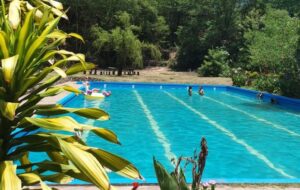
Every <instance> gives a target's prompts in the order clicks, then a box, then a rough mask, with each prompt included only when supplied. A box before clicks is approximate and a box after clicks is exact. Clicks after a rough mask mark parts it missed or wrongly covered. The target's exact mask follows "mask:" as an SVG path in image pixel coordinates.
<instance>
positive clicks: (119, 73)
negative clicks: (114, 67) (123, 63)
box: [118, 67, 123, 76]
mask: <svg viewBox="0 0 300 190" xmlns="http://www.w3.org/2000/svg"><path fill="white" fill-rule="evenodd" d="M122 71H123V68H122V67H119V68H118V76H122Z"/></svg>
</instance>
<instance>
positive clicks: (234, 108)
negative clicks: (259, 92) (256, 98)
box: [203, 96, 300, 137]
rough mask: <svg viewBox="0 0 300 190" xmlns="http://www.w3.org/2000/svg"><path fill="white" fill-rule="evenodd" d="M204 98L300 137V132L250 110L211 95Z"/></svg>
mask: <svg viewBox="0 0 300 190" xmlns="http://www.w3.org/2000/svg"><path fill="white" fill-rule="evenodd" d="M203 98H205V99H208V100H210V101H212V102H215V103H218V104H220V105H222V106H224V107H227V108H229V109H232V110H234V111H237V112H240V113H242V114H245V115H247V116H248V117H251V118H253V119H255V120H257V121H259V122H262V123H265V124H268V125H270V126H272V127H274V128H276V129H279V130H282V131H285V132H287V133H289V134H290V135H293V136H297V137H300V134H299V133H296V132H294V131H292V130H289V129H287V128H285V127H283V126H281V125H278V124H275V123H272V122H271V121H268V120H266V119H263V118H261V117H257V116H256V115H253V114H251V113H248V112H246V111H243V110H241V109H238V108H236V107H234V106H231V105H229V104H225V103H223V102H220V101H218V100H215V99H213V98H210V97H207V96H203Z"/></svg>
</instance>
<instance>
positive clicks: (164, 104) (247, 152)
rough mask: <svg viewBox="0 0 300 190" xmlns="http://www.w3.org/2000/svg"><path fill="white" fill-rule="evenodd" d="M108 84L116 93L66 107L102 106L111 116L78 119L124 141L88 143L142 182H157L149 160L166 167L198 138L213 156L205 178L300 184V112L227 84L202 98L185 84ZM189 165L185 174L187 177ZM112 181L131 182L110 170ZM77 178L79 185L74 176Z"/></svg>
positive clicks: (76, 100) (79, 99)
mask: <svg viewBox="0 0 300 190" xmlns="http://www.w3.org/2000/svg"><path fill="white" fill-rule="evenodd" d="M104 87H106V89H107V90H111V91H112V93H113V94H112V96H110V97H108V98H105V100H103V101H87V100H85V99H84V98H83V96H77V97H75V98H73V99H71V100H70V101H68V102H67V103H66V104H65V106H66V107H99V108H102V109H104V110H105V111H107V112H108V113H109V114H110V116H111V119H110V120H109V121H94V120H87V119H84V118H82V117H76V120H77V121H79V122H82V123H86V124H89V125H95V126H101V127H105V128H108V129H111V130H113V131H114V132H115V133H116V134H117V135H118V137H119V140H120V141H121V143H122V146H118V145H115V144H110V143H108V142H106V141H104V140H102V139H99V137H96V136H95V135H94V134H92V133H89V134H84V139H85V140H86V141H87V143H88V144H89V145H90V146H94V147H101V148H103V149H106V150H108V151H111V152H113V153H116V154H118V155H121V156H122V157H124V158H127V159H128V160H130V161H131V162H132V163H133V164H134V165H135V166H136V167H137V168H138V169H139V170H140V172H141V174H142V175H143V176H144V178H145V182H146V183H147V182H148V183H152V182H155V181H156V180H155V173H154V169H153V163H152V158H153V156H155V158H156V159H157V160H159V161H160V162H161V163H162V164H163V165H164V166H166V168H168V169H169V170H171V169H172V168H173V166H172V164H171V162H170V159H171V158H173V157H175V156H177V157H178V156H181V155H182V156H192V155H193V151H194V149H195V148H197V149H198V150H199V142H200V139H201V137H205V138H206V139H207V143H208V148H209V154H208V157H207V164H206V167H205V171H204V176H203V177H204V178H205V179H216V180H218V181H219V182H272V181H276V182H295V181H297V182H299V181H300V180H298V179H299V178H300V167H299V163H300V148H299V147H300V112H299V110H298V111H297V110H292V109H285V108H284V107H283V106H281V107H280V106H277V105H271V104H270V103H269V102H268V101H267V102H263V101H259V100H256V99H255V97H254V96H248V95H246V94H240V93H238V91H236V90H235V91H232V90H229V89H227V88H225V87H222V86H220V87H209V86H206V87H204V90H205V96H203V97H202V96H199V95H197V94H196V91H197V88H194V94H193V95H192V96H191V97H189V96H188V95H187V90H186V86H184V85H183V86H159V85H153V86H152V85H120V84H117V83H116V84H111V83H110V84H103V83H94V84H92V88H101V89H103V88H104ZM190 173H191V172H190V170H189V169H187V178H188V181H190V177H191V175H190ZM110 179H111V181H112V182H114V183H119V182H131V180H128V179H125V178H122V177H120V176H118V175H115V174H111V175H110ZM74 183H80V182H78V181H75V182H74Z"/></svg>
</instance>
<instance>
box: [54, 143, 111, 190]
mask: <svg viewBox="0 0 300 190" xmlns="http://www.w3.org/2000/svg"><path fill="white" fill-rule="evenodd" d="M57 141H58V143H59V145H60V147H61V150H62V152H63V153H64V154H65V155H66V157H67V158H68V159H69V160H71V161H72V163H73V164H74V165H75V166H76V167H77V168H78V169H79V170H80V171H81V172H82V173H84V174H85V175H86V176H87V177H88V178H89V179H90V181H91V182H92V183H93V184H95V185H96V186H97V187H99V188H101V189H104V190H109V189H110V184H109V179H108V177H107V175H106V173H105V170H104V168H103V167H102V166H101V164H100V163H99V162H98V161H97V159H96V158H95V157H94V156H93V155H92V154H90V153H88V152H86V151H83V150H81V149H79V148H77V147H75V146H74V145H72V144H71V143H67V142H65V141H63V140H60V139H57Z"/></svg>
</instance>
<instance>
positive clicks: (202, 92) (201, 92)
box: [198, 86, 204, 96]
mask: <svg viewBox="0 0 300 190" xmlns="http://www.w3.org/2000/svg"><path fill="white" fill-rule="evenodd" d="M198 93H199V95H200V96H203V95H204V90H203V87H202V86H199V91H198Z"/></svg>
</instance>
